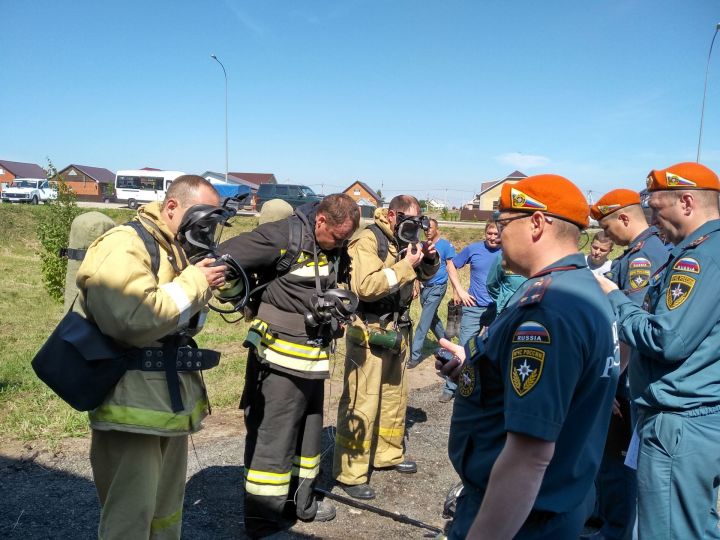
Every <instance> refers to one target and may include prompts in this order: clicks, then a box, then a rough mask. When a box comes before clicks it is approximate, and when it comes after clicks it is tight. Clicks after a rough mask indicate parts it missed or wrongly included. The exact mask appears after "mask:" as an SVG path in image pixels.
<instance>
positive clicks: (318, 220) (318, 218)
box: [315, 214, 327, 227]
mask: <svg viewBox="0 0 720 540" xmlns="http://www.w3.org/2000/svg"><path fill="white" fill-rule="evenodd" d="M325 223H327V218H326V217H325V214H318V215H317V216H315V226H316V227H317V226H318V225H320V224H323V225H324V224H325Z"/></svg>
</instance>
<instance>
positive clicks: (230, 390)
mask: <svg viewBox="0 0 720 540" xmlns="http://www.w3.org/2000/svg"><path fill="white" fill-rule="evenodd" d="M48 210H49V209H48V208H47V207H44V206H16V205H8V204H3V205H2V206H0V231H1V232H0V273H1V275H2V279H1V280H0V433H2V437H3V438H12V439H21V440H35V439H45V440H47V441H54V440H57V439H60V438H63V437H73V436H83V435H86V434H87V432H88V428H87V419H86V415H85V414H84V413H79V412H77V411H75V410H73V409H72V408H70V407H69V406H68V405H66V404H65V403H64V402H63V401H62V400H60V399H59V398H58V397H57V396H55V394H53V393H52V392H51V391H50V390H49V389H48V388H47V387H46V386H45V385H44V384H43V383H42V382H40V381H39V380H38V379H37V377H36V376H35V374H34V372H33V370H32V368H31V366H30V362H31V360H32V358H33V356H34V355H35V353H36V352H37V350H38V349H39V348H40V347H41V345H42V344H43V343H44V341H45V339H46V338H47V336H48V335H49V334H50V333H51V332H52V330H53V329H54V328H55V326H56V324H57V323H58V321H59V320H60V319H61V318H62V316H63V308H62V306H61V305H59V304H57V303H55V302H54V301H52V300H51V299H50V298H49V296H48V295H47V294H46V292H45V290H44V288H43V284H42V280H41V274H40V270H39V268H40V257H39V254H38V250H39V249H40V245H39V243H38V241H37V237H36V230H37V224H38V222H39V220H40V219H41V218H42V216H43V213H44V212H47V211H48ZM88 211H89V210H88ZM103 213H105V214H107V215H108V216H110V217H111V218H112V219H113V220H114V221H115V222H116V223H123V222H125V221H127V220H128V219H130V218H131V217H132V216H133V215H134V212H132V211H130V210H122V209H120V210H103ZM255 224H256V220H255V218H248V217H238V218H235V221H234V223H233V225H234V226H233V227H232V228H231V229H230V231H231V234H233V235H234V234H239V233H241V232H243V231H247V230H250V229H252V228H253V227H254V226H255ZM443 233H444V235H445V236H446V237H447V238H448V239H449V240H450V241H451V242H453V244H454V245H455V247H456V249H458V250H459V249H461V248H462V247H464V246H466V245H467V244H468V243H470V242H473V241H476V240H478V239H480V238H482V229H478V228H447V229H446V230H444V231H443ZM616 249H617V248H616ZM585 250H586V251H587V247H586V248H585ZM461 277H462V278H463V280H464V281H465V282H467V280H468V277H469V276H468V272H467V271H463V272H461ZM449 299H450V293H449V292H448V295H447V296H446V298H445V301H444V302H443V303H442V304H441V306H440V311H439V313H440V317H441V318H442V319H443V320H445V318H446V314H447V301H448V300H449ZM418 304H419V303H418V302H414V303H413V309H412V312H413V320H416V321H417V320H418V317H419V305H418ZM233 318H235V319H236V318H237V317H233ZM246 332H247V324H246V323H245V322H244V321H240V322H237V323H233V324H228V323H226V322H225V321H224V320H223V319H222V318H221V317H220V316H219V315H218V314H217V313H214V312H212V313H211V314H210V316H209V317H208V321H207V324H206V326H205V329H204V330H203V332H201V333H200V335H199V336H198V342H199V344H200V346H201V347H207V348H211V349H216V350H219V351H221V352H222V354H223V357H222V361H221V363H220V366H218V367H217V368H215V369H212V370H209V371H207V372H206V374H205V380H206V382H207V385H208V391H209V394H210V397H211V400H212V402H213V404H214V406H215V407H219V408H223V407H237V403H238V402H239V400H240V393H241V391H242V386H243V380H244V373H245V349H244V348H243V347H242V345H241V344H242V340H243V338H244V336H245V334H246ZM433 345H434V342H432V341H431V338H428V341H426V347H427V349H431V348H432V347H433ZM334 358H335V361H336V362H339V363H340V364H342V363H343V359H344V344H343V340H339V341H338V350H337V352H336V354H335V356H334ZM341 374H342V366H340V369H335V370H334V376H336V377H339V376H341Z"/></svg>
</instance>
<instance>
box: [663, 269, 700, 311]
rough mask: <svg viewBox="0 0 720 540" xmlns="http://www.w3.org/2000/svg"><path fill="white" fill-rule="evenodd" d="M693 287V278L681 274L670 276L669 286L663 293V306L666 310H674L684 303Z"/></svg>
mask: <svg viewBox="0 0 720 540" xmlns="http://www.w3.org/2000/svg"><path fill="white" fill-rule="evenodd" d="M693 287H695V278H691V277H690V276H685V275H683V274H673V275H672V276H670V284H669V285H668V288H667V292H666V293H665V304H666V305H667V307H668V309H675V308H678V307H680V306H681V305H682V304H684V303H685V300H687V299H688V298H689V297H690V293H691V292H692V290H693Z"/></svg>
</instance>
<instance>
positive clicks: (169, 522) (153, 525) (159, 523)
mask: <svg viewBox="0 0 720 540" xmlns="http://www.w3.org/2000/svg"><path fill="white" fill-rule="evenodd" d="M181 520H182V507H180V509H179V510H177V511H176V512H173V513H172V514H170V515H169V516H165V517H161V518H159V517H154V518H153V519H152V522H150V532H153V533H159V532H161V531H164V530H165V529H167V528H169V527H172V526H173V525H177V524H178V523H180V522H181Z"/></svg>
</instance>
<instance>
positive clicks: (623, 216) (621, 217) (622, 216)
mask: <svg viewBox="0 0 720 540" xmlns="http://www.w3.org/2000/svg"><path fill="white" fill-rule="evenodd" d="M617 219H618V221H620V222H621V223H622V224H623V225H625V226H626V227H627V226H628V224H629V223H630V218H629V217H628V215H627V214H625V213H622V212H620V214H618V217H617Z"/></svg>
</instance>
